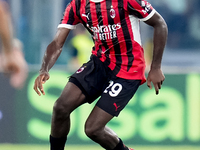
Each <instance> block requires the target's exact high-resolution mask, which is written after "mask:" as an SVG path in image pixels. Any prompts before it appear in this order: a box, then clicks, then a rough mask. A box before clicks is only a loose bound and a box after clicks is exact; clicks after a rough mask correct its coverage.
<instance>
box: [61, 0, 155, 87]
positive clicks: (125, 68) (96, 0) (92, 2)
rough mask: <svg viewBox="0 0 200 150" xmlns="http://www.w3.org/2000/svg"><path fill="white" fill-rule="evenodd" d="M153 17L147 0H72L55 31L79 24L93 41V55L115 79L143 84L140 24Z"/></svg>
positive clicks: (143, 65) (143, 69)
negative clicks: (112, 73)
mask: <svg viewBox="0 0 200 150" xmlns="http://www.w3.org/2000/svg"><path fill="white" fill-rule="evenodd" d="M154 13H155V10H154V9H153V7H152V6H151V4H150V3H148V2H147V1H146V0H72V1H71V2H70V3H69V4H68V5H67V7H66V10H65V13H64V17H63V19H62V20H61V23H60V24H59V26H58V28H61V27H64V28H69V29H75V27H76V25H77V24H78V23H82V24H83V25H84V26H85V28H86V29H87V30H88V31H89V32H90V33H91V35H92V37H93V40H94V47H93V49H92V54H93V55H96V56H98V57H99V59H100V60H101V61H102V62H104V63H105V64H106V65H107V66H108V67H109V68H110V69H111V70H112V71H113V72H114V74H115V75H116V76H117V77H120V78H124V79H139V80H142V83H144V82H145V80H146V79H145V60H144V54H143V53H144V52H143V48H142V44H141V39H140V29H139V21H140V20H142V21H145V20H148V19H149V18H151V17H152V16H153V14H154ZM77 44H78V43H77Z"/></svg>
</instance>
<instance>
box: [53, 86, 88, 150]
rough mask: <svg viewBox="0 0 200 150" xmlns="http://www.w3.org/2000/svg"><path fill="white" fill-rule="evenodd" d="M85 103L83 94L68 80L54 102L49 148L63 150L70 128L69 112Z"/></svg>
mask: <svg viewBox="0 0 200 150" xmlns="http://www.w3.org/2000/svg"><path fill="white" fill-rule="evenodd" d="M84 103H85V95H84V94H83V93H82V91H81V90H80V89H79V88H78V87H77V86H76V85H74V84H73V83H70V82H68V84H67V85H66V87H65V88H64V90H63V92H62V94H61V96H60V97H59V98H58V100H57V101H56V102H55V104H54V108H53V115H52V122H51V135H50V145H51V150H64V146H65V142H66V140H67V135H68V133H69V130H70V114H71V112H72V111H73V110H75V109H76V108H77V107H78V106H80V105H82V104H84Z"/></svg>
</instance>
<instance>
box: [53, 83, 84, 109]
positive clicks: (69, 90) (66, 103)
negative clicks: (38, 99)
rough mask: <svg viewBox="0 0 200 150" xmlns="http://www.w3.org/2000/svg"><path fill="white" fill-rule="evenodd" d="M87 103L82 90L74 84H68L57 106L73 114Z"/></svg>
mask: <svg viewBox="0 0 200 150" xmlns="http://www.w3.org/2000/svg"><path fill="white" fill-rule="evenodd" d="M85 102H86V101H85V95H84V94H83V92H82V91H81V90H80V88H79V87H77V86H76V85H75V84H74V83H72V82H68V83H67V85H66V86H65V88H64V89H63V91H62V93H61V95H60V97H59V98H58V99H57V101H56V104H55V105H58V107H62V108H63V109H67V110H68V111H69V112H71V111H73V110H74V109H76V108H77V107H78V106H80V105H82V104H84V103H85Z"/></svg>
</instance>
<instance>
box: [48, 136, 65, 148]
mask: <svg viewBox="0 0 200 150" xmlns="http://www.w3.org/2000/svg"><path fill="white" fill-rule="evenodd" d="M66 140H67V137H62V138H54V137H52V136H51V135H50V149H51V150H64V147H65V142H66Z"/></svg>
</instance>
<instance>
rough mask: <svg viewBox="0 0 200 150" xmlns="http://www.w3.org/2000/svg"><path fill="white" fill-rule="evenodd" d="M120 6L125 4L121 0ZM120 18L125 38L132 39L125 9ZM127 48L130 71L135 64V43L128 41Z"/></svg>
mask: <svg viewBox="0 0 200 150" xmlns="http://www.w3.org/2000/svg"><path fill="white" fill-rule="evenodd" d="M118 5H119V7H120V6H123V1H119V3H118ZM120 20H121V26H122V31H123V34H124V38H125V39H131V36H130V33H129V32H130V31H129V30H127V29H128V25H127V23H126V21H125V12H124V10H123V11H121V12H120ZM126 49H127V52H126V54H127V57H128V64H127V71H129V69H130V68H131V66H132V64H133V60H134V56H133V53H132V50H133V44H132V42H131V41H126Z"/></svg>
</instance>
